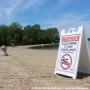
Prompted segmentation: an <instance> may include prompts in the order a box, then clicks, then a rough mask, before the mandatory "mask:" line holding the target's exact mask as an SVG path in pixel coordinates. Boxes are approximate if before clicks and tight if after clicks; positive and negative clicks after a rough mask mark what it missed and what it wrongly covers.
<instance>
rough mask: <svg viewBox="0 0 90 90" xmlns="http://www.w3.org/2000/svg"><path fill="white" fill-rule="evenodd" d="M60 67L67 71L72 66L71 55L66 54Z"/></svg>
mask: <svg viewBox="0 0 90 90" xmlns="http://www.w3.org/2000/svg"><path fill="white" fill-rule="evenodd" d="M60 65H61V67H62V68H63V69H64V70H67V69H69V68H70V66H71V65H72V57H71V56H70V55H69V54H64V55H63V56H62V58H61V61H60Z"/></svg>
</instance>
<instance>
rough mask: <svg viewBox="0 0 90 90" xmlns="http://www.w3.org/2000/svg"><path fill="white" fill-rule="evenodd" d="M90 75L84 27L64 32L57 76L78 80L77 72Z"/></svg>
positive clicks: (60, 46)
mask: <svg viewBox="0 0 90 90" xmlns="http://www.w3.org/2000/svg"><path fill="white" fill-rule="evenodd" d="M78 71H80V72H84V73H88V74H90V56H89V47H88V42H87V38H86V34H85V31H84V28H83V26H80V27H79V28H78V29H76V28H70V29H69V30H62V32H61V36H60V44H59V50H58V56H57V61H56V67H55V74H62V75H66V76H70V77H72V78H73V79H76V78H77V72H78Z"/></svg>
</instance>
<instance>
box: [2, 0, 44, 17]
mask: <svg viewBox="0 0 90 90" xmlns="http://www.w3.org/2000/svg"><path fill="white" fill-rule="evenodd" d="M44 2H45V0H1V3H0V16H6V17H10V16H11V15H13V14H15V13H18V12H23V11H25V10H27V9H31V8H35V7H36V8H37V7H40V6H41V5H43V3H44Z"/></svg>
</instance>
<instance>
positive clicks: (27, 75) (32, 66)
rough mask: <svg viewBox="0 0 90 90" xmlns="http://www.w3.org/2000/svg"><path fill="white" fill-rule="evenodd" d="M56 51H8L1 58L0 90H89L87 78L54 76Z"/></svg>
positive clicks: (89, 83) (10, 49)
mask: <svg viewBox="0 0 90 90" xmlns="http://www.w3.org/2000/svg"><path fill="white" fill-rule="evenodd" d="M57 52H58V51H57V50H39V49H38V50H35V49H28V48H27V47H20V46H19V47H15V48H12V47H8V54H9V56H0V90H90V76H89V75H87V74H78V78H77V80H73V79H72V78H69V77H65V76H62V75H54V69H55V64H56V58H57Z"/></svg>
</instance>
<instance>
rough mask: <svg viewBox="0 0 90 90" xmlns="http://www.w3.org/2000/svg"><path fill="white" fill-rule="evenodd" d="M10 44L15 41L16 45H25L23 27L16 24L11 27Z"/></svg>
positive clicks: (9, 31)
mask: <svg viewBox="0 0 90 90" xmlns="http://www.w3.org/2000/svg"><path fill="white" fill-rule="evenodd" d="M8 33H9V37H8V38H9V43H10V41H12V40H13V41H14V42H15V44H16V45H21V44H22V43H23V30H22V26H21V25H20V24H19V23H17V22H14V23H12V24H11V25H10V26H9V30H8Z"/></svg>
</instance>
